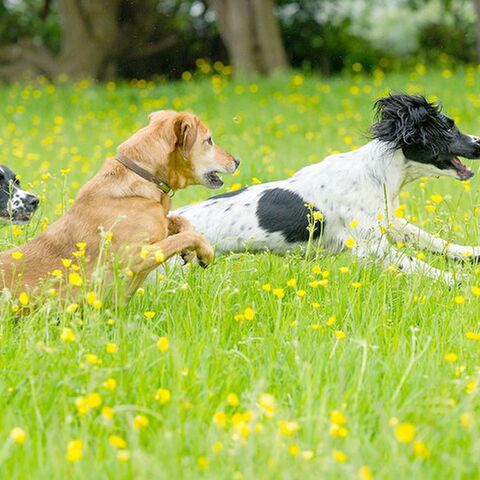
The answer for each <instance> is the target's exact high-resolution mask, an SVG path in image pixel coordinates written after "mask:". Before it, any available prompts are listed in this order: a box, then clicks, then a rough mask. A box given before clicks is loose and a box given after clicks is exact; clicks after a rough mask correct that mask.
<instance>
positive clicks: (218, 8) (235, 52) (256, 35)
mask: <svg viewBox="0 0 480 480" xmlns="http://www.w3.org/2000/svg"><path fill="white" fill-rule="evenodd" d="M209 4H210V6H211V7H212V8H213V10H214V11H215V15H216V17H217V24H218V29H219V32H220V35H221V36H222V39H223V41H224V43H225V46H226V47H227V50H228V53H229V57H230V62H231V64H232V65H233V67H234V69H235V73H236V74H237V75H249V74H255V73H260V74H265V75H269V74H271V73H273V72H274V71H278V70H284V69H286V68H287V67H288V63H287V57H286V54H285V48H284V45H283V42H282V38H281V35H280V30H279V27H278V23H277V19H276V17H275V15H274V12H273V6H274V0H209Z"/></svg>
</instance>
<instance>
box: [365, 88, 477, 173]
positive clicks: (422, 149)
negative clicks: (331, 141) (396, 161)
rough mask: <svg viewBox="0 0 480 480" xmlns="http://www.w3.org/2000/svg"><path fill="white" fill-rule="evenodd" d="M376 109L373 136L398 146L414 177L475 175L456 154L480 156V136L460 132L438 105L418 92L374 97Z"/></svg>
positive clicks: (459, 155)
mask: <svg viewBox="0 0 480 480" xmlns="http://www.w3.org/2000/svg"><path fill="white" fill-rule="evenodd" d="M375 110H376V115H377V122H376V123H375V124H374V125H373V127H372V134H373V137H374V138H376V139H378V140H381V141H384V142H388V143H390V145H391V146H392V148H393V149H395V150H397V149H401V150H402V152H403V154H404V156H405V158H406V159H407V163H408V164H410V165H409V166H411V167H414V170H415V172H416V174H417V176H437V177H438V176H447V177H454V178H457V179H458V180H468V179H469V178H471V177H472V176H473V175H474V174H473V172H472V171H471V170H470V169H469V168H468V167H467V166H466V165H464V164H463V163H462V162H461V161H460V160H459V158H458V157H465V158H480V138H478V137H473V136H471V135H465V134H464V133H462V132H460V130H459V129H458V128H457V127H456V125H455V122H454V120H452V119H451V118H449V117H447V116H446V115H444V114H443V113H442V109H441V106H439V105H435V104H434V103H429V102H428V101H427V100H426V99H425V98H424V97H422V96H420V95H406V94H394V95H389V96H387V97H384V98H380V99H379V100H377V101H376V103H375ZM413 164H414V165H413Z"/></svg>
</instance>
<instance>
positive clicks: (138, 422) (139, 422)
mask: <svg viewBox="0 0 480 480" xmlns="http://www.w3.org/2000/svg"><path fill="white" fill-rule="evenodd" d="M149 423H150V422H149V420H148V418H147V417H145V416H144V415H137V416H136V417H135V418H134V419H133V426H134V428H136V429H137V430H141V429H142V428H145V427H148V424H149Z"/></svg>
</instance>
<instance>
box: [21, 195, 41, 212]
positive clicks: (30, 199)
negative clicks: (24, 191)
mask: <svg viewBox="0 0 480 480" xmlns="http://www.w3.org/2000/svg"><path fill="white" fill-rule="evenodd" d="M39 203H40V200H39V199H38V198H37V197H36V196H35V195H28V196H27V197H26V198H25V202H24V204H25V207H27V208H30V209H31V210H35V209H36V208H37V207H38V204H39Z"/></svg>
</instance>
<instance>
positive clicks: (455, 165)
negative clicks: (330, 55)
mask: <svg viewBox="0 0 480 480" xmlns="http://www.w3.org/2000/svg"><path fill="white" fill-rule="evenodd" d="M375 110H376V116H377V121H376V123H375V124H374V125H373V127H372V130H371V131H372V141H371V142H369V143H367V144H366V145H364V146H363V147H361V148H359V149H358V150H355V151H352V152H348V153H341V154H338V155H331V156H329V157H327V158H325V159H324V160H323V161H322V162H320V163H317V164H315V165H310V166H307V167H305V168H303V169H301V170H300V171H298V172H297V173H296V174H295V175H294V176H293V177H291V178H289V179H287V180H281V181H277V182H271V183H265V184H261V185H255V186H251V187H248V188H244V189H242V190H238V191H235V192H230V193H224V194H222V195H218V196H216V197H212V198H210V199H209V200H206V201H204V202H201V203H197V204H194V205H191V206H186V207H183V208H180V209H178V210H176V211H174V212H172V215H174V214H178V215H182V216H184V217H186V218H187V219H188V220H189V221H190V222H191V223H192V225H193V227H194V228H195V229H196V230H198V231H200V232H202V233H203V234H204V235H205V236H206V238H207V239H208V240H209V241H210V242H211V243H212V244H213V245H214V246H215V247H216V249H217V252H220V253H221V252H229V251H242V250H245V249H248V250H250V251H255V250H263V249H270V250H272V251H274V252H278V253H282V252H286V251H287V250H290V249H292V247H293V246H295V245H301V246H306V245H307V242H308V240H309V235H310V233H309V229H308V227H309V225H311V224H312V218H311V217H314V218H317V220H318V222H317V224H316V226H315V230H314V231H313V230H312V227H310V232H312V236H313V238H314V239H318V241H319V242H320V243H321V245H322V246H323V247H324V249H325V250H326V251H327V252H332V253H338V252H341V251H342V250H344V249H346V248H350V250H351V252H352V253H353V254H354V255H356V256H358V257H359V258H365V257H373V258H375V259H378V260H379V261H381V262H382V263H383V264H385V265H396V266H397V267H398V268H400V269H402V270H403V271H404V272H407V273H411V272H416V271H421V272H424V273H425V274H427V275H429V276H431V277H434V278H442V279H444V280H445V281H446V282H447V283H449V284H451V283H452V282H453V275H452V274H451V273H448V272H442V271H440V270H438V269H434V268H432V267H430V266H429V265H427V264H426V263H425V262H422V261H421V260H418V259H417V258H413V257H411V256H408V255H406V254H404V253H402V252H400V251H398V250H397V249H396V248H395V247H394V246H392V245H390V243H389V241H388V240H389V239H390V240H392V239H393V240H395V241H402V242H403V241H406V240H408V241H411V242H415V243H416V244H417V246H418V247H420V248H425V249H429V250H431V251H433V252H437V253H443V254H445V255H446V256H448V257H452V258H455V259H464V258H465V257H471V256H475V257H478V256H480V247H466V246H461V245H454V244H451V243H449V242H447V241H444V240H441V239H439V238H437V237H436V236H433V235H431V234H429V233H427V232H425V231H423V230H421V229H420V228H418V227H417V226H415V225H412V224H409V223H407V222H406V221H405V220H404V219H403V218H397V216H395V215H394V212H395V210H396V208H397V207H398V200H397V197H398V195H399V193H400V190H401V189H402V187H403V186H404V185H405V184H406V183H408V182H411V181H412V180H415V179H417V178H419V177H423V176H434V177H440V176H447V177H453V178H456V179H457V180H462V181H464V180H467V179H469V178H471V177H472V176H473V172H472V171H471V170H470V169H469V168H468V167H466V166H465V165H464V164H463V163H462V162H461V161H460V160H459V159H458V157H459V156H461V157H466V158H471V159H473V158H479V157H480V138H477V137H473V136H470V135H465V134H463V133H461V132H460V131H459V130H458V128H457V127H456V126H455V122H454V121H453V120H452V119H451V118H448V117H447V116H445V115H444V114H443V113H442V112H441V108H440V107H439V106H437V105H435V104H432V103H429V102H427V100H426V99H425V98H423V97H421V96H411V95H406V94H395V95H390V96H387V97H385V98H381V99H379V100H378V101H377V102H376V104H375ZM307 204H310V206H307ZM312 212H313V215H312ZM315 212H318V213H315Z"/></svg>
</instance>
